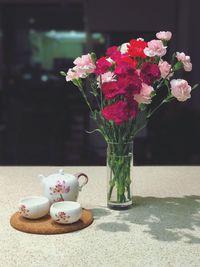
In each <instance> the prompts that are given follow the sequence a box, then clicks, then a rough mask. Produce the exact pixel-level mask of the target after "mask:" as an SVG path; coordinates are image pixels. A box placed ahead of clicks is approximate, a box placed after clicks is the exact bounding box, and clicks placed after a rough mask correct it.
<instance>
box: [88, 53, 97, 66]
mask: <svg viewBox="0 0 200 267" xmlns="http://www.w3.org/2000/svg"><path fill="white" fill-rule="evenodd" d="M90 55H91V58H92V60H93V61H94V63H96V61H97V56H96V54H95V53H94V52H92V53H91V54H90Z"/></svg>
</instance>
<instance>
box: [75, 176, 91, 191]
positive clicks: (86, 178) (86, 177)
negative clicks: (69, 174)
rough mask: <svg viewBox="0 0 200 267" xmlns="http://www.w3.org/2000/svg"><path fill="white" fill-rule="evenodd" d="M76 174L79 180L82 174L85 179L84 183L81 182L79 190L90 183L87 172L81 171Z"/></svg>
mask: <svg viewBox="0 0 200 267" xmlns="http://www.w3.org/2000/svg"><path fill="white" fill-rule="evenodd" d="M75 176H76V177H77V179H78V180H79V178H80V177H81V176H83V177H84V181H83V183H82V184H80V183H79V191H81V190H82V188H83V186H84V185H86V184H87V183H88V176H87V175H86V174H85V173H82V172H80V173H76V174H75ZM78 182H79V181H78Z"/></svg>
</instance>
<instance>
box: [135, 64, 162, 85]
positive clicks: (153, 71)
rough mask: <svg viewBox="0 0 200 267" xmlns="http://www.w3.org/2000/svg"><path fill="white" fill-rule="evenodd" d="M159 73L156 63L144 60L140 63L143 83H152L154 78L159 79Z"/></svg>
mask: <svg viewBox="0 0 200 267" xmlns="http://www.w3.org/2000/svg"><path fill="white" fill-rule="evenodd" d="M160 75H161V74H160V70H159V67H158V65H156V64H151V63H149V62H145V63H144V64H143V65H142V68H141V71H140V77H141V78H142V80H143V82H144V83H146V84H148V85H152V84H153V83H154V82H155V81H156V80H158V79H160Z"/></svg>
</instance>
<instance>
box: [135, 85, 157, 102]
mask: <svg viewBox="0 0 200 267" xmlns="http://www.w3.org/2000/svg"><path fill="white" fill-rule="evenodd" d="M153 91H154V89H153V87H152V86H149V85H147V84H145V83H142V88H141V91H140V94H137V95H135V96H134V99H135V100H136V101H137V102H138V104H141V103H143V104H150V103H151V93H152V92H153Z"/></svg>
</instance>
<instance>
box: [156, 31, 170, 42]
mask: <svg viewBox="0 0 200 267" xmlns="http://www.w3.org/2000/svg"><path fill="white" fill-rule="evenodd" d="M156 37H157V38H158V39H160V40H164V41H169V40H170V39H171V38H172V33H171V32H169V31H167V32H164V31H163V32H157V33H156Z"/></svg>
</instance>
